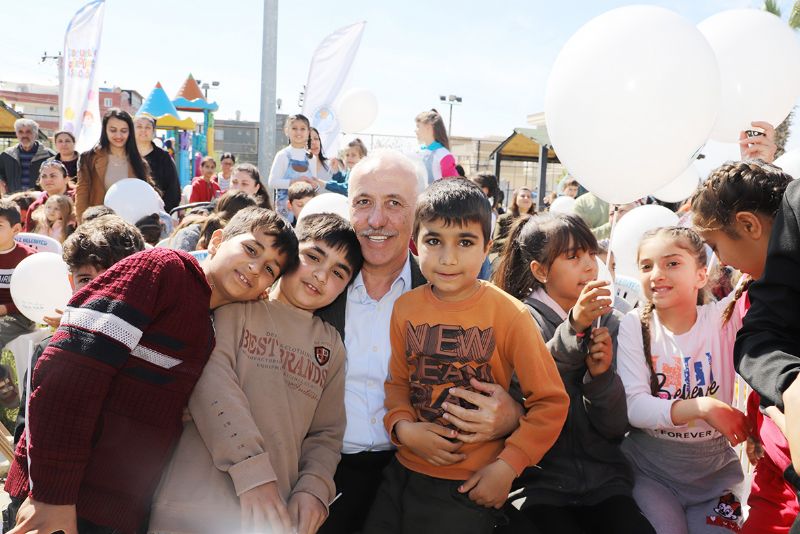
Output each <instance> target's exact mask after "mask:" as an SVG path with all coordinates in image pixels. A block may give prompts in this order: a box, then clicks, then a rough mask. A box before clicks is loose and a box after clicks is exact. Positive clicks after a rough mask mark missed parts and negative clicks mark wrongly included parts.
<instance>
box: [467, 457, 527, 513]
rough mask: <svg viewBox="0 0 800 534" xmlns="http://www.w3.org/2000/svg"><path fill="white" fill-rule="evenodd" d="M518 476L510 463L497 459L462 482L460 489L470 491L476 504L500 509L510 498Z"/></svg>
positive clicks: (470, 495)
mask: <svg viewBox="0 0 800 534" xmlns="http://www.w3.org/2000/svg"><path fill="white" fill-rule="evenodd" d="M516 476H517V474H516V473H515V472H514V470H513V469H512V468H511V466H510V465H508V464H507V463H506V462H504V461H503V460H495V461H494V462H492V463H490V464H489V465H487V466H486V467H484V468H483V469H480V470H478V471H477V472H476V473H475V474H474V475H472V476H471V477H470V478H469V480H467V481H466V482H464V483H463V484H461V486H460V487H459V488H458V491H460V492H461V493H467V492H469V498H470V499H472V501H473V502H474V503H475V504H479V505H481V506H485V507H487V508H498V509H499V508H502V506H503V504H505V502H506V500H507V499H508V493H509V492H510V491H511V484H512V483H513V482H514V479H515V478H516Z"/></svg>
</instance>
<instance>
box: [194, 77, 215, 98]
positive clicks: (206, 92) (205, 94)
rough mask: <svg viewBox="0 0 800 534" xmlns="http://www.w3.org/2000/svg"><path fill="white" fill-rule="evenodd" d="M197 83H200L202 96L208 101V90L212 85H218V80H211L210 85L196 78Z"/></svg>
mask: <svg viewBox="0 0 800 534" xmlns="http://www.w3.org/2000/svg"><path fill="white" fill-rule="evenodd" d="M197 83H199V84H200V88H201V89H202V90H203V98H205V99H206V102H208V90H209V89H211V88H212V87H219V82H218V81H212V82H211V85H209V84H208V82H202V81H201V80H197Z"/></svg>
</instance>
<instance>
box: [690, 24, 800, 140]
mask: <svg viewBox="0 0 800 534" xmlns="http://www.w3.org/2000/svg"><path fill="white" fill-rule="evenodd" d="M697 27H698V29H699V30H700V32H701V33H702V34H703V36H704V37H705V38H706V39H707V40H708V42H709V44H710V45H711V48H712V49H713V50H714V54H715V56H716V58H717V65H718V66H719V73H720V79H721V82H722V83H721V90H722V93H721V96H720V108H719V113H718V115H717V120H716V123H715V124H714V129H713V130H712V132H711V138H712V139H714V140H716V141H722V142H729V143H732V142H736V141H738V139H739V132H741V131H742V130H747V129H748V128H750V122H751V121H757V120H761V121H767V122H769V123H770V124H774V125H776V126H777V125H778V124H780V123H781V122H783V120H784V119H785V118H786V116H787V115H789V112H790V111H791V110H792V108H793V107H794V104H795V102H796V101H797V97H798V96H800V43H798V41H797V37H796V36H795V34H794V31H793V30H792V29H791V28H790V27H789V25H788V24H786V22H784V21H782V20H781V19H780V18H778V17H776V16H775V15H772V14H771V13H768V12H766V11H762V10H758V9H731V10H727V11H722V12H720V13H717V14H716V15H712V16H711V17H709V18H707V19H705V20H704V21H703V22H701V23H700V24H698V26H697ZM743 35H757V36H758V46H753V43H752V41H751V40H750V39H743V38H742V36H743ZM762 47H764V48H762ZM764 50H772V51H774V52H775V53H773V54H764V53H763V51H764ZM744 65H758V72H759V73H758V76H753V73H752V71H749V70H750V69H747V68H743V66H744Z"/></svg>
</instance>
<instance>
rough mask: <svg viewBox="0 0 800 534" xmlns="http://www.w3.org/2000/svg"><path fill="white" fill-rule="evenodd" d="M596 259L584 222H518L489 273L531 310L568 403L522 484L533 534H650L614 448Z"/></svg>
mask: <svg viewBox="0 0 800 534" xmlns="http://www.w3.org/2000/svg"><path fill="white" fill-rule="evenodd" d="M596 254H597V240H596V239H595V237H594V235H593V234H592V231H591V230H590V229H589V227H588V226H587V225H586V223H584V222H583V220H582V219H581V218H580V217H578V216H576V215H563V214H561V215H554V214H549V213H547V214H542V215H536V216H529V215H523V216H521V217H520V219H519V221H518V222H517V223H516V225H515V226H514V227H513V230H512V232H511V234H510V235H509V237H508V241H507V243H506V246H505V249H504V252H503V255H502V259H501V261H500V265H499V267H498V269H497V271H496V273H495V279H494V283H495V284H496V285H498V286H499V287H500V288H502V289H503V290H505V291H506V292H507V293H509V294H511V295H513V296H514V297H516V298H518V299H519V300H521V301H522V302H524V303H525V304H526V305H527V306H528V309H529V311H530V312H531V314H532V315H533V318H534V319H535V320H536V322H537V323H538V325H539V329H540V330H541V332H542V336H543V337H544V339H545V341H546V343H547V348H548V349H549V350H550V353H551V354H552V355H553V359H554V360H555V362H556V366H557V367H558V370H559V373H560V374H561V379H562V381H563V382H564V386H565V388H566V390H567V393H568V394H569V396H570V409H569V414H568V415H567V421H566V423H565V425H564V428H563V429H562V431H561V434H560V436H559V438H558V440H557V441H556V444H555V445H554V446H553V447H552V448H551V449H550V451H548V453H547V454H545V456H544V458H543V459H542V460H541V461H540V462H539V464H538V465H537V466H536V467H531V468H529V469H527V470H526V471H525V472H524V473H523V474H522V476H521V477H520V479H519V481H518V483H519V485H520V486H522V488H523V490H522V496H524V497H525V503H524V504H523V507H522V512H523V513H524V514H525V515H526V516H527V517H528V519H529V520H530V521H531V522H532V523H533V524H534V525H535V526H536V527H537V531H539V532H559V533H561V534H571V533H585V534H593V533H603V532H614V533H616V534H647V533H654V532H655V531H654V530H653V527H652V526H651V525H650V523H649V522H648V521H647V519H646V518H645V517H644V516H643V515H642V512H641V510H639V507H638V506H637V505H636V502H635V501H634V499H633V497H632V489H633V477H632V476H631V473H630V469H629V467H628V464H627V461H626V459H625V457H624V455H623V454H622V451H621V450H620V446H619V445H620V442H621V441H622V438H623V436H624V435H625V433H626V431H627V429H628V417H627V413H626V406H625V390H624V387H623V385H622V381H621V380H620V377H619V376H618V375H617V373H616V371H615V365H614V352H615V343H614V338H616V334H617V328H618V326H619V320H620V317H621V315H620V314H619V313H617V312H613V311H612V309H611V302H612V301H611V291H610V290H609V288H608V284H609V281H602V280H600V281H598V280H596V278H597V274H598V264H597V258H596ZM598 319H600V325H601V326H600V327H599V328H594V326H595V322H596V321H597V320H598Z"/></svg>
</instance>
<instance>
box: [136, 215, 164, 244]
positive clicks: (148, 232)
mask: <svg viewBox="0 0 800 534" xmlns="http://www.w3.org/2000/svg"><path fill="white" fill-rule="evenodd" d="M136 228H138V229H139V231H140V232H141V233H142V236H143V237H144V240H145V241H146V242H147V244H148V245H153V246H155V245H156V244H157V243H158V242H159V241H160V240H161V217H159V216H158V213H151V214H150V215H145V216H144V217H142V218H141V219H139V220H138V221H136Z"/></svg>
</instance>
